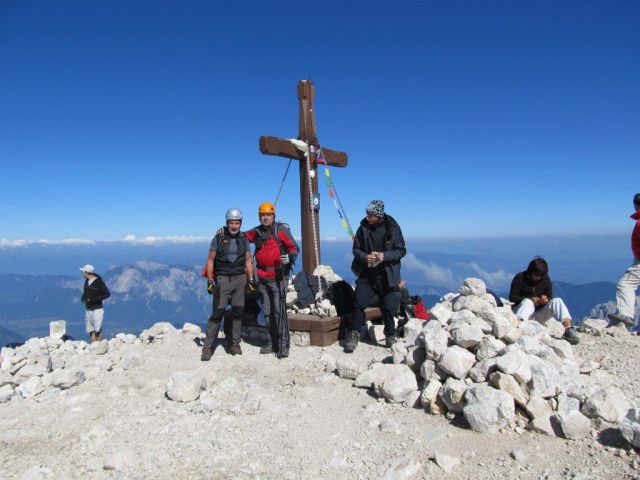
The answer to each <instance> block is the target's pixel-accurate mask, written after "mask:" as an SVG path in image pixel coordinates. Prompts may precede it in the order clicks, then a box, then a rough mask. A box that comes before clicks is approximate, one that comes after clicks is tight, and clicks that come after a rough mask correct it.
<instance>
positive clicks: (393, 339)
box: [386, 335, 398, 348]
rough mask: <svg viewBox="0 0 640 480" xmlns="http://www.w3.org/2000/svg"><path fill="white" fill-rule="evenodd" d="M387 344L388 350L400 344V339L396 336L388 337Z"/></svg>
mask: <svg viewBox="0 0 640 480" xmlns="http://www.w3.org/2000/svg"><path fill="white" fill-rule="evenodd" d="M386 343H387V348H391V347H393V346H394V345H395V344H396V343H398V337H396V336H395V335H390V336H388V337H387V340H386Z"/></svg>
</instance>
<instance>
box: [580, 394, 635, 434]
mask: <svg viewBox="0 0 640 480" xmlns="http://www.w3.org/2000/svg"><path fill="white" fill-rule="evenodd" d="M630 408H631V405H630V404H629V401H628V400H627V398H626V397H625V396H624V394H623V393H622V392H621V391H620V390H618V389H617V388H616V387H608V388H603V389H601V390H598V391H597V392H596V393H594V394H593V395H591V396H590V397H589V398H587V401H586V402H584V405H583V406H582V413H583V414H584V415H586V416H587V417H589V418H593V419H599V420H603V421H605V422H607V423H610V424H614V425H616V426H617V425H619V424H620V423H621V422H622V421H623V420H624V418H625V417H626V415H627V412H628V411H629V409H630Z"/></svg>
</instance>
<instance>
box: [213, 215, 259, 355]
mask: <svg viewBox="0 0 640 480" xmlns="http://www.w3.org/2000/svg"><path fill="white" fill-rule="evenodd" d="M225 218H226V221H227V226H226V227H224V228H223V229H222V231H220V232H217V233H216V235H215V237H213V239H212V240H211V247H210V248H209V258H208V259H207V280H208V281H207V290H208V291H209V293H211V294H213V307H212V312H211V316H210V317H209V321H208V322H207V335H206V337H205V339H204V345H203V347H202V354H201V357H200V359H201V360H202V361H203V362H206V361H209V360H211V356H212V355H213V350H214V348H213V346H214V343H215V341H216V339H217V338H218V331H219V330H220V321H221V320H222V318H223V317H224V311H225V309H226V307H227V303H229V301H231V315H232V319H233V320H232V322H233V325H232V328H231V329H225V331H229V332H231V338H229V339H228V342H229V343H228V345H229V353H230V354H231V355H242V349H241V348H240V331H241V328H242V312H243V310H244V301H245V290H246V289H247V285H249V286H250V288H253V289H254V290H255V284H254V281H253V262H252V261H251V250H250V248H249V241H248V240H247V238H246V236H245V235H244V234H243V233H242V232H241V231H240V227H241V226H242V212H241V211H240V210H238V209H237V208H230V209H229V210H227V213H226V215H225Z"/></svg>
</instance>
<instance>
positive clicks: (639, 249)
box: [608, 193, 640, 327]
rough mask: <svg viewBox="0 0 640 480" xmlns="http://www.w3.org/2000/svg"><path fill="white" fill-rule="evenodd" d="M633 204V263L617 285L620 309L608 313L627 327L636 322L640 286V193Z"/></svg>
mask: <svg viewBox="0 0 640 480" xmlns="http://www.w3.org/2000/svg"><path fill="white" fill-rule="evenodd" d="M633 206H634V208H635V209H636V211H635V213H634V214H633V215H631V218H632V219H633V220H635V222H636V224H635V226H634V227H633V231H632V232H631V251H632V252H633V265H631V266H630V267H629V268H627V271H626V272H624V275H622V277H621V278H620V280H618V285H616V306H617V307H618V311H617V312H612V313H610V314H609V315H608V317H609V320H611V321H612V322H614V323H621V322H622V323H624V324H625V325H626V326H627V327H632V326H633V325H634V323H635V319H634V313H635V303H636V289H637V288H638V287H640V193H636V194H635V195H634V197H633Z"/></svg>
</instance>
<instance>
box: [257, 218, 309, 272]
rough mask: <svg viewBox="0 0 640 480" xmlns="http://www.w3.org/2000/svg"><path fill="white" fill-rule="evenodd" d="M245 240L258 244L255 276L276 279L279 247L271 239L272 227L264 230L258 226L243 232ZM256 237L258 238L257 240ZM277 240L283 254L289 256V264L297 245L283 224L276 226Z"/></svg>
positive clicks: (296, 250)
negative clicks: (282, 249)
mask: <svg viewBox="0 0 640 480" xmlns="http://www.w3.org/2000/svg"><path fill="white" fill-rule="evenodd" d="M245 235H246V236H247V240H249V241H250V242H251V243H257V242H256V240H258V243H260V248H257V249H256V253H255V257H256V263H257V264H258V265H257V271H256V274H257V275H258V277H259V278H267V279H273V278H276V272H275V267H276V265H280V255H281V252H280V245H279V244H278V242H277V241H276V240H275V238H274V237H273V227H271V228H269V229H265V227H263V226H262V225H259V226H257V227H255V228H253V229H251V230H249V231H248V232H245ZM258 237H260V238H259V239H258ZM278 238H279V239H280V242H281V243H282V246H283V248H284V250H285V252H283V253H287V254H289V259H290V261H291V262H293V260H295V257H296V256H297V255H298V245H297V244H296V241H295V240H294V239H293V236H292V235H291V232H290V231H289V229H288V228H287V227H286V226H284V225H283V224H279V225H278Z"/></svg>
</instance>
